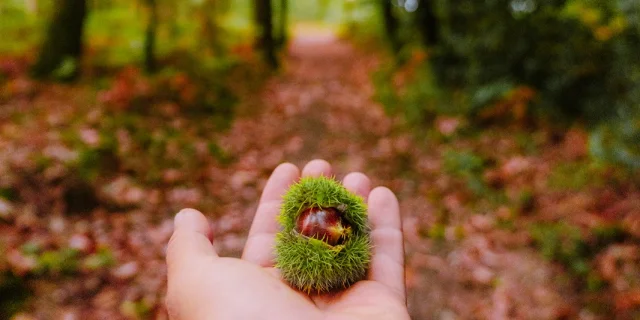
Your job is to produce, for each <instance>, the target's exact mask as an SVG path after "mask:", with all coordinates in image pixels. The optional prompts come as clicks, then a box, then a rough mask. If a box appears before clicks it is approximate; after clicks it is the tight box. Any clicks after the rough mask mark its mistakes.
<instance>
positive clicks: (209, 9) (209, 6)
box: [200, 0, 222, 54]
mask: <svg viewBox="0 0 640 320" xmlns="http://www.w3.org/2000/svg"><path fill="white" fill-rule="evenodd" d="M201 9H202V10H200V19H201V20H200V23H201V30H202V31H201V32H202V37H203V38H204V43H205V44H206V47H207V48H209V49H211V50H212V51H213V52H214V53H216V54H217V53H220V52H222V48H221V47H220V43H219V42H218V36H219V32H220V29H219V28H218V20H217V16H218V3H217V1H215V0H204V3H203V4H202V8H201Z"/></svg>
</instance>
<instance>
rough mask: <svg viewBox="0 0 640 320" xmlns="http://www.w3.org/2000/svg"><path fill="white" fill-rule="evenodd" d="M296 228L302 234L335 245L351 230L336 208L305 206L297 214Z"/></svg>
mask: <svg viewBox="0 0 640 320" xmlns="http://www.w3.org/2000/svg"><path fill="white" fill-rule="evenodd" d="M296 229H297V231H298V232H299V233H300V234H302V235H303V236H306V237H310V238H315V239H318V240H322V241H324V242H326V243H327V244H330V245H332V246H335V245H337V244H340V243H341V242H342V241H343V240H344V237H345V236H346V235H347V234H348V233H349V232H350V231H351V227H350V226H349V225H348V223H347V222H346V221H344V219H343V218H342V213H341V212H340V211H338V210H337V209H336V208H331V207H327V208H319V207H311V208H307V209H305V210H304V211H302V213H300V215H299V216H298V220H297V221H296Z"/></svg>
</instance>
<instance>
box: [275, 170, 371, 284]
mask: <svg viewBox="0 0 640 320" xmlns="http://www.w3.org/2000/svg"><path fill="white" fill-rule="evenodd" d="M310 207H334V208H338V209H339V210H340V211H341V212H342V214H343V215H344V217H343V218H344V219H345V220H346V221H347V222H348V223H349V225H350V226H351V227H352V232H351V233H350V234H349V235H348V236H347V237H346V240H345V242H344V243H342V244H338V245H335V246H331V245H329V244H327V243H325V242H324V241H322V240H317V239H314V238H308V237H305V236H303V235H301V234H299V233H298V232H297V231H296V230H295V225H296V219H297V218H298V216H299V215H300V213H301V212H302V211H304V210H305V209H306V208H310ZM278 220H279V222H280V224H281V225H282V226H283V230H282V231H281V232H279V233H278V234H277V235H276V253H277V256H276V267H277V268H279V269H280V271H281V273H282V277H283V278H284V279H285V280H286V281H287V282H289V283H290V284H291V285H292V286H294V287H296V288H298V289H300V290H303V291H305V292H307V293H311V292H317V293H320V292H327V291H332V290H336V289H340V288H346V287H348V286H350V285H351V284H353V283H355V282H356V281H358V280H360V279H362V278H364V276H365V274H366V271H367V268H368V265H369V260H370V254H371V253H370V249H371V240H370V239H369V227H368V224H367V208H366V205H365V204H364V202H363V200H362V198H361V197H359V196H356V195H354V194H352V193H350V192H349V191H348V190H347V189H346V188H344V187H343V186H342V185H340V184H339V183H338V182H336V181H335V180H333V179H331V178H326V177H317V178H316V177H306V178H302V179H301V180H300V181H299V182H298V183H297V184H294V185H293V186H291V188H290V189H289V190H288V191H287V193H286V194H285V196H284V202H283V205H282V209H281V212H280V215H279V216H278Z"/></svg>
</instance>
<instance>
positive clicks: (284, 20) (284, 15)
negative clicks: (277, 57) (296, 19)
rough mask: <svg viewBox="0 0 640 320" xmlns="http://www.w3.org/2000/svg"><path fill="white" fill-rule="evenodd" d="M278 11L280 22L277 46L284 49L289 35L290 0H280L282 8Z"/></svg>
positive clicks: (277, 32)
mask: <svg viewBox="0 0 640 320" xmlns="http://www.w3.org/2000/svg"><path fill="white" fill-rule="evenodd" d="M279 9H280V10H279V13H278V24H277V31H276V34H275V36H276V40H275V42H276V46H277V48H278V49H282V47H284V45H285V44H286V43H287V41H288V38H289V35H288V34H287V28H288V12H287V11H288V10H289V4H288V0H280V8H279Z"/></svg>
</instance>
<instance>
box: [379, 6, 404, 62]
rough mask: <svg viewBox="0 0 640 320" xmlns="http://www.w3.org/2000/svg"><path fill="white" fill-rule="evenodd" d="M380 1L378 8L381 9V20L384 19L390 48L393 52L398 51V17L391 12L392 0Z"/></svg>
mask: <svg viewBox="0 0 640 320" xmlns="http://www.w3.org/2000/svg"><path fill="white" fill-rule="evenodd" d="M380 1H382V3H381V7H380V9H381V10H382V20H383V21H384V31H385V34H386V36H387V39H388V40H389V44H390V46H391V50H393V52H394V53H397V52H398V51H400V39H399V38H398V25H399V23H398V19H397V18H396V16H395V15H394V14H393V5H392V3H391V1H392V0H380Z"/></svg>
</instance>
